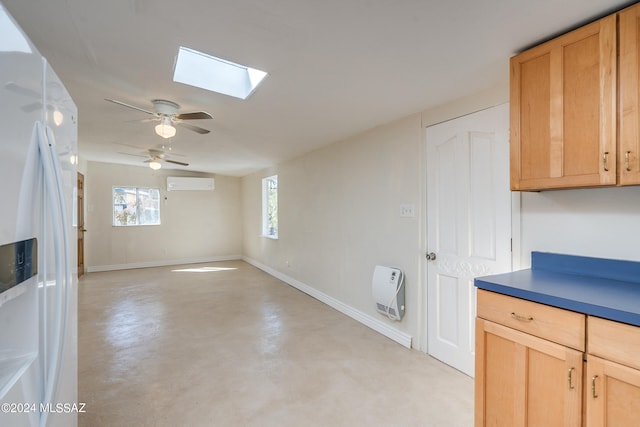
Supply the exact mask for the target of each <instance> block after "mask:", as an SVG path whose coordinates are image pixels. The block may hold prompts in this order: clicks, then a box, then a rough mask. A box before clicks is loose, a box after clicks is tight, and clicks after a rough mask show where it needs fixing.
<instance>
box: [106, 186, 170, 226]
mask: <svg viewBox="0 0 640 427" xmlns="http://www.w3.org/2000/svg"><path fill="white" fill-rule="evenodd" d="M113 225H114V226H116V227H119V226H128V225H160V190H159V189H157V188H137V187H113Z"/></svg>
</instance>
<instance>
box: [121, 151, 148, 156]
mask: <svg viewBox="0 0 640 427" xmlns="http://www.w3.org/2000/svg"><path fill="white" fill-rule="evenodd" d="M118 154H124V155H125V156H134V157H148V156H146V155H144V154H133V153H125V152H124V151H118Z"/></svg>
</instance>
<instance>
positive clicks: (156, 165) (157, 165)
mask: <svg viewBox="0 0 640 427" xmlns="http://www.w3.org/2000/svg"><path fill="white" fill-rule="evenodd" d="M149 167H150V168H151V169H153V170H154V171H157V170H158V169H160V168H161V167H162V165H161V164H160V162H156V161H155V160H154V161H152V162H149Z"/></svg>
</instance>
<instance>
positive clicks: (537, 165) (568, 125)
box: [510, 15, 638, 190]
mask: <svg viewBox="0 0 640 427" xmlns="http://www.w3.org/2000/svg"><path fill="white" fill-rule="evenodd" d="M616 27H617V25H616V15H612V16H608V17H606V18H603V19H601V20H598V21H596V22H593V23H591V24H589V25H586V26H584V27H581V28H579V29H577V30H574V31H572V32H570V33H567V34H565V35H563V36H560V37H558V38H555V39H553V40H551V41H548V42H546V43H544V44H542V45H539V46H536V47H534V48H532V49H529V50H527V51H525V52H523V53H521V54H519V55H516V56H514V57H512V58H511V88H510V90H511V104H510V108H511V126H510V127H511V130H510V132H511V135H510V141H511V189H512V190H543V189H559V188H574V187H594V186H602V185H615V184H616V167H617V157H618V156H617V150H616V147H617V144H616V113H617V111H616V110H617V109H616V99H617V93H616V87H617V79H616V77H617V69H616V66H617V60H616V59H617V58H616V56H617V51H616V49H617V47H616V39H617V37H616V35H617V28H616ZM635 37H636V39H635V43H636V46H637V44H638V43H637V32H636V36H635ZM636 51H637V49H636ZM636 62H637V59H636ZM636 68H637V67H636ZM635 97H636V98H635V99H636V104H635V105H636V110H637V98H638V82H637V75H636V80H635ZM635 119H636V122H635V129H636V132H637V128H638V124H637V120H638V114H637V112H636V114H635ZM636 143H637V138H636Z"/></svg>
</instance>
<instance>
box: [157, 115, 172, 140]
mask: <svg viewBox="0 0 640 427" xmlns="http://www.w3.org/2000/svg"><path fill="white" fill-rule="evenodd" d="M156 133H157V134H158V135H160V136H161V137H163V138H171V137H174V136H175V135H176V128H175V127H173V126H172V125H171V119H170V118H169V117H163V118H162V120H161V121H160V124H158V125H156Z"/></svg>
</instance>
